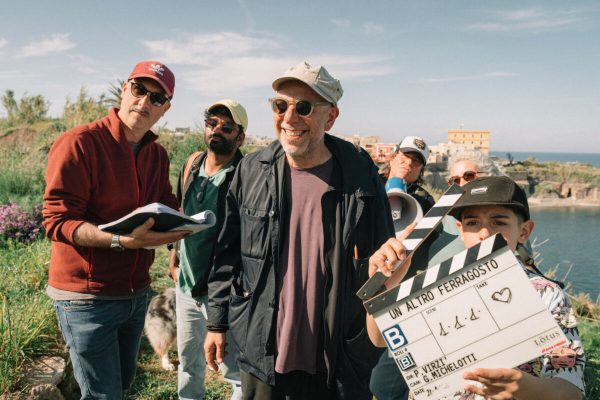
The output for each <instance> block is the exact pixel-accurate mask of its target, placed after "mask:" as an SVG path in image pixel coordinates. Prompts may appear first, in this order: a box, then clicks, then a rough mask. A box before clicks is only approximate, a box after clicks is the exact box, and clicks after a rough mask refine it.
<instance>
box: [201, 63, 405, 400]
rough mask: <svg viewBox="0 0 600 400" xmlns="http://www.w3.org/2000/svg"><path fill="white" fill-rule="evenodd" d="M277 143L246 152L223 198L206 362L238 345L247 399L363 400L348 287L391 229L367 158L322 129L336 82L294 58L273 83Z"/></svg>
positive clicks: (366, 350) (356, 284) (334, 111)
mask: <svg viewBox="0 0 600 400" xmlns="http://www.w3.org/2000/svg"><path fill="white" fill-rule="evenodd" d="M272 86H273V89H274V90H275V91H276V93H275V96H274V97H273V98H272V99H270V105H271V108H272V110H273V123H274V127H275V133H276V135H277V138H278V140H277V141H275V142H273V143H272V144H271V145H269V146H268V147H267V148H265V149H264V150H261V151H259V152H256V153H253V154H250V155H248V156H246V157H245V158H244V159H243V160H242V161H241V162H240V165H239V167H238V169H237V171H236V174H235V176H234V178H233V181H232V183H231V186H230V189H229V192H228V194H227V210H226V215H225V222H224V226H223V229H222V230H221V233H220V236H219V239H218V241H217V246H216V249H215V259H214V260H215V265H214V268H213V270H212V272H211V277H210V278H209V290H208V297H209V300H208V320H209V322H208V330H209V333H208V334H207V338H206V341H205V346H204V348H205V352H206V360H207V363H208V364H209V365H210V366H211V367H212V368H216V367H217V363H220V362H221V361H222V360H223V358H224V346H225V343H226V340H225V332H226V331H228V330H229V331H230V333H231V336H232V339H233V342H234V343H235V345H236V346H237V348H238V349H239V359H238V362H239V366H240V370H241V378H242V389H243V392H244V398H245V399H310V400H316V399H358V400H362V399H365V400H366V399H369V400H370V399H371V398H372V395H371V393H370V392H369V389H368V384H369V377H370V373H371V369H372V367H373V366H374V365H375V363H376V362H377V359H378V358H379V355H380V354H381V351H378V350H377V349H376V348H375V347H374V346H373V345H372V344H371V343H370V340H369V339H368V337H367V333H366V331H365V323H364V321H365V311H364V308H363V307H362V303H361V301H360V300H359V299H358V297H356V295H355V293H356V291H357V290H358V289H359V288H360V287H361V285H362V284H363V283H364V282H365V281H366V279H367V275H366V274H367V273H368V270H367V265H366V264H365V261H366V258H367V257H368V256H370V255H371V253H373V252H374V251H375V250H376V249H378V248H379V246H380V245H381V244H383V243H384V242H385V241H386V240H387V239H388V238H390V237H391V236H393V235H394V231H393V225H392V221H391V211H390V208H389V204H388V201H387V197H386V195H385V191H384V188H383V185H382V182H381V181H380V179H379V176H378V174H377V168H376V167H375V165H374V163H373V161H372V160H371V158H370V157H369V155H368V154H367V153H366V152H365V151H364V150H362V149H360V148H357V147H355V146H354V145H353V144H351V143H349V142H346V141H344V140H342V139H338V138H336V137H334V136H332V135H330V134H328V133H326V131H329V130H330V129H331V128H332V127H333V124H334V122H335V121H336V119H337V118H338V116H339V114H340V111H339V108H338V102H339V100H340V98H341V97H342V86H341V84H340V82H339V81H338V80H337V79H335V78H333V77H332V76H331V75H330V74H329V72H328V71H327V70H326V69H325V68H324V67H322V66H320V65H314V66H313V65H309V64H308V63H300V64H298V65H296V66H295V67H292V68H290V69H289V70H287V72H286V73H285V74H284V75H283V76H281V77H280V78H278V79H276V80H275V81H274V82H273V85H272Z"/></svg>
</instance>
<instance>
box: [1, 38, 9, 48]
mask: <svg viewBox="0 0 600 400" xmlns="http://www.w3.org/2000/svg"><path fill="white" fill-rule="evenodd" d="M7 44H8V40H6V39H4V38H3V37H0V49H1V48H3V47H4V46H6V45H7Z"/></svg>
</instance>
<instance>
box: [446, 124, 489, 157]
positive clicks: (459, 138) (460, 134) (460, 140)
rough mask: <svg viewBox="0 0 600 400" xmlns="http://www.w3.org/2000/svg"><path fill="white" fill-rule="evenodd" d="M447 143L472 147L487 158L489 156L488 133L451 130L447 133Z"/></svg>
mask: <svg viewBox="0 0 600 400" xmlns="http://www.w3.org/2000/svg"><path fill="white" fill-rule="evenodd" d="M448 143H454V144H462V145H472V146H475V148H477V149H479V150H481V152H482V153H483V154H485V155H486V156H487V155H489V154H490V131H468V130H464V129H451V130H449V131H448Z"/></svg>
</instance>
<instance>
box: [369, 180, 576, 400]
mask: <svg viewBox="0 0 600 400" xmlns="http://www.w3.org/2000/svg"><path fill="white" fill-rule="evenodd" d="M464 189H465V194H464V195H463V196H462V197H461V199H460V200H459V201H458V202H457V204H456V205H455V207H454V208H453V209H452V211H451V212H450V214H451V215H452V216H453V217H455V218H456V219H457V221H458V222H457V225H458V229H459V231H460V234H461V237H462V239H463V241H464V242H465V246H466V247H472V246H474V245H476V244H477V243H480V242H481V241H483V240H484V239H486V238H488V237H490V236H492V235H494V234H496V233H499V234H501V235H502V236H503V237H504V239H505V240H506V242H507V243H508V246H509V248H510V249H511V250H512V251H515V250H516V248H517V245H518V244H519V243H521V244H522V243H525V242H526V241H527V239H528V238H529V236H530V235H531V232H532V231H533V227H534V223H533V221H532V220H531V219H530V216H529V206H528V203H527V197H526V195H525V192H524V191H523V190H522V189H521V188H520V187H519V186H518V185H517V184H516V183H514V182H513V181H512V180H511V179H509V178H507V177H485V178H480V179H476V180H474V181H471V182H469V183H468V184H467V185H465V186H464ZM404 258H405V250H404V247H403V246H402V244H401V241H400V240H398V239H396V238H392V239H389V240H388V241H387V242H386V243H385V244H384V245H383V246H382V247H381V248H380V249H379V250H378V251H377V252H376V253H375V254H373V256H372V257H371V258H370V260H369V275H370V276H372V275H373V274H375V272H376V271H378V270H379V271H382V272H383V273H384V274H386V275H389V274H390V273H391V270H392V268H393V266H394V264H395V262H396V261H397V260H402V259H404ZM404 268H405V269H408V266H404ZM523 268H525V270H526V272H527V275H528V277H529V280H530V282H531V284H532V285H533V286H534V287H535V289H536V290H537V292H538V293H539V295H540V297H541V298H542V301H543V302H544V304H545V305H546V306H547V307H548V310H549V311H550V312H551V313H552V315H553V316H554V317H555V319H556V321H557V322H558V324H559V326H560V327H561V329H562V330H563V332H564V334H565V336H566V337H567V339H568V341H569V342H568V344H567V345H566V346H565V347H561V348H557V349H555V350H553V351H552V352H551V353H549V354H546V355H544V356H542V357H540V358H538V359H535V360H531V361H529V362H527V363H525V364H523V365H520V366H519V367H518V368H514V369H511V368H477V369H475V370H473V371H468V372H465V373H464V375H463V376H464V378H465V379H467V380H471V381H475V382H478V383H476V384H467V385H466V386H465V392H464V393H463V394H460V395H457V397H456V398H457V399H464V400H467V399H469V400H470V399H481V398H482V397H481V396H484V397H485V398H491V399H513V398H514V399H548V400H550V399H560V400H564V399H581V398H582V396H583V392H584V384H583V368H584V365H585V356H584V352H583V348H582V345H581V341H580V339H579V332H578V330H577V327H576V322H575V317H574V315H573V312H572V310H571V304H570V302H569V299H568V297H567V295H566V294H565V292H564V291H563V290H562V289H561V287H560V286H559V285H558V284H557V283H555V282H552V281H550V280H548V279H547V278H545V277H544V276H541V275H539V274H538V273H537V272H535V271H532V270H530V269H529V268H528V267H526V266H523ZM367 329H368V331H369V337H370V338H371V340H372V341H373V343H374V344H375V345H377V346H380V347H385V345H386V343H385V341H384V339H383V338H382V336H381V334H380V332H379V329H378V327H377V325H376V323H375V320H374V319H373V317H372V316H371V315H370V314H367Z"/></svg>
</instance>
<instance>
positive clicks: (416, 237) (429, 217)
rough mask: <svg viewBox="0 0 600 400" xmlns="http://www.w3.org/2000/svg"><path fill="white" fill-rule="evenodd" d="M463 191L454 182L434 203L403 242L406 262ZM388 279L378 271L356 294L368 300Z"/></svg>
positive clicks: (397, 266) (396, 268)
mask: <svg viewBox="0 0 600 400" xmlns="http://www.w3.org/2000/svg"><path fill="white" fill-rule="evenodd" d="M463 193H464V190H463V189H462V188H461V187H460V186H458V185H456V184H453V185H452V186H450V187H449V188H448V190H446V193H444V194H443V195H442V197H440V199H439V200H438V201H437V203H435V204H434V205H433V207H432V208H431V210H429V212H427V214H425V216H424V217H423V219H421V221H419V222H418V223H417V226H415V229H414V230H413V231H412V232H411V233H410V235H408V237H407V238H406V239H405V240H404V241H403V242H402V244H403V245H404V247H405V248H406V256H407V257H406V259H405V260H404V262H405V263H406V262H410V255H411V254H412V252H413V251H415V250H416V249H417V247H418V246H419V245H420V244H421V243H423V241H424V240H425V239H426V238H427V237H428V236H429V235H430V234H431V232H433V230H434V229H435V228H436V227H437V226H438V225H439V224H440V222H441V221H442V219H443V218H444V217H445V216H446V215H447V214H448V212H449V211H450V210H451V209H452V207H453V206H454V204H456V202H457V201H458V199H459V198H460V197H461V196H462V195H463ZM401 265H402V263H398V264H397V265H396V266H395V267H394V272H395V271H397V270H398V268H399V267H400V266H401ZM392 276H393V275H392ZM388 279H389V277H387V276H385V275H384V274H383V273H381V272H377V273H375V275H373V276H372V277H371V278H370V279H369V280H368V281H367V282H365V284H364V285H363V287H361V288H360V290H359V291H358V293H356V295H357V296H358V297H359V298H360V299H361V300H363V301H365V300H368V299H370V298H371V297H373V296H374V295H376V294H377V293H378V292H379V291H381V289H382V288H383V287H384V284H385V282H386V281H387V280H388Z"/></svg>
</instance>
